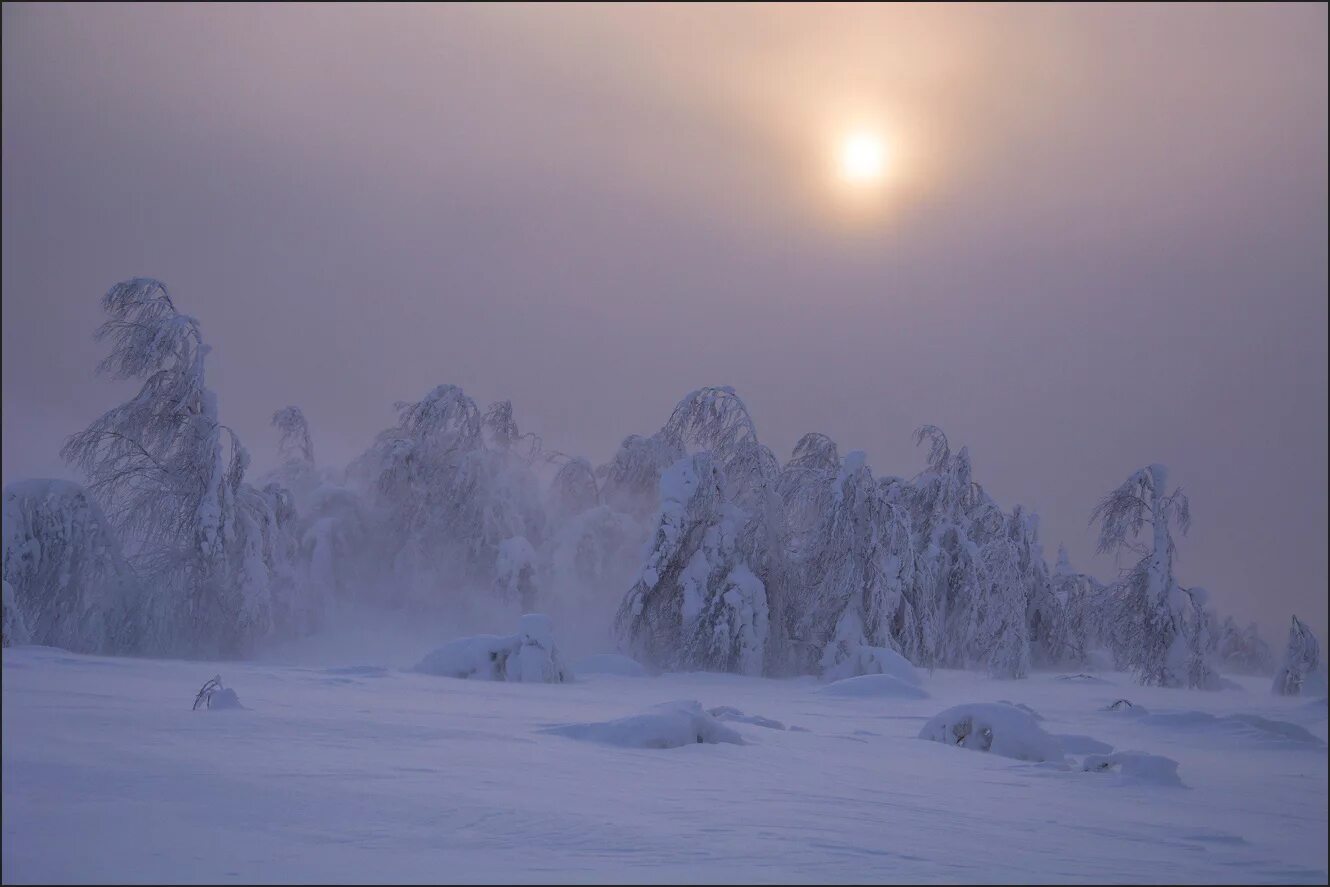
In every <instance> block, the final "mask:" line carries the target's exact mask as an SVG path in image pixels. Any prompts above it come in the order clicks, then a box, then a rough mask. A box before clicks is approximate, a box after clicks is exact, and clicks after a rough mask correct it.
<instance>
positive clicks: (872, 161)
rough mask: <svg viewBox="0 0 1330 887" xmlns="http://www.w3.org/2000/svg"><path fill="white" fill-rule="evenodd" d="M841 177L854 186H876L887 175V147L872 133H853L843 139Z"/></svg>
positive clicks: (840, 164)
mask: <svg viewBox="0 0 1330 887" xmlns="http://www.w3.org/2000/svg"><path fill="white" fill-rule="evenodd" d="M837 159H838V166H839V168H840V176H841V178H842V179H843V180H845V181H846V182H848V183H850V184H852V185H860V186H868V185H876V184H878V183H879V182H881V181H882V179H883V178H884V177H885V176H886V174H887V146H886V143H885V142H884V141H883V139H882V137H881V136H879V135H877V134H876V133H871V132H853V133H850V134H849V135H847V136H845V137H844V138H843V139H841V143H840V150H839V152H838V158H837Z"/></svg>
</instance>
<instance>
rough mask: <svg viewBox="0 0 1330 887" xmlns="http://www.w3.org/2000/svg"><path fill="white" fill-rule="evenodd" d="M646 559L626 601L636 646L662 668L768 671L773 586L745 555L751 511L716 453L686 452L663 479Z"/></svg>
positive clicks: (621, 618) (629, 640) (622, 621)
mask: <svg viewBox="0 0 1330 887" xmlns="http://www.w3.org/2000/svg"><path fill="white" fill-rule="evenodd" d="M660 499H661V504H660V511H659V514H658V516H657V521H656V532H655V535H654V537H653V540H652V543H651V548H650V552H649V554H648V555H647V559H646V564H645V565H644V567H643V568H642V572H641V576H640V578H639V579H638V581H637V583H636V584H635V585H634V586H633V587H632V588H631V589H630V590H629V592H628V594H627V596H626V597H625V598H624V601H623V603H622V605H621V606H620V608H619V613H618V617H617V623H616V624H617V626H618V629H619V631H620V633H621V636H622V637H623V638H624V640H625V642H626V644H627V646H628V648H629V649H630V650H631V651H632V654H633V655H634V656H635V657H637V658H638V659H641V660H643V661H645V662H649V663H651V664H654V665H657V666H659V667H662V668H672V669H682V670H710V671H733V672H739V673H741V674H753V675H756V674H761V672H762V668H763V654H764V648H765V645H766V636H767V602H766V591H765V588H764V587H763V585H762V583H761V581H760V580H759V579H758V578H757V577H756V576H755V575H754V574H753V572H752V570H751V569H749V567H748V565H747V564H746V563H744V562H743V561H742V559H741V558H740V555H739V552H738V549H737V546H736V542H737V534H738V532H739V531H740V529H741V527H742V525H743V523H744V515H743V513H742V512H741V511H740V510H739V509H738V508H737V507H736V506H734V505H733V504H732V503H731V502H730V501H728V500H727V497H726V478H725V474H724V472H723V471H722V470H721V468H720V467H719V466H718V465H717V464H716V462H715V460H714V459H713V457H712V456H711V454H709V453H698V454H695V455H692V456H687V457H684V458H683V459H680V460H679V461H678V462H676V463H675V464H674V465H673V466H672V467H671V468H670V469H669V470H668V471H666V472H665V473H664V475H663V476H662V477H661V480H660Z"/></svg>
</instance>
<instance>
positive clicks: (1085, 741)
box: [1056, 733, 1113, 755]
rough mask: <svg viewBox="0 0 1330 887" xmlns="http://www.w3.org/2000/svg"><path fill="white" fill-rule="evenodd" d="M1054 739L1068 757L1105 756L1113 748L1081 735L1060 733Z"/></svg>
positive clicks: (1105, 743) (1091, 737)
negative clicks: (1060, 744)
mask: <svg viewBox="0 0 1330 887" xmlns="http://www.w3.org/2000/svg"><path fill="white" fill-rule="evenodd" d="M1056 738H1057V740H1058V742H1060V743H1062V750H1063V751H1064V752H1066V753H1067V754H1069V755H1106V754H1108V753H1109V752H1111V751H1113V746H1111V745H1109V744H1108V743H1107V742H1101V741H1100V740H1098V739H1095V738H1094V737H1093V736H1085V735H1083V734H1081V733H1060V734H1058V735H1057V737H1056Z"/></svg>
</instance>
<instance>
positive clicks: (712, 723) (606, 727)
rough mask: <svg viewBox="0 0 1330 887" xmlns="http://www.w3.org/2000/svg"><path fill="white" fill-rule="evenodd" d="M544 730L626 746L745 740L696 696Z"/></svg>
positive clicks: (739, 742) (644, 746)
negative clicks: (623, 715) (628, 714)
mask: <svg viewBox="0 0 1330 887" xmlns="http://www.w3.org/2000/svg"><path fill="white" fill-rule="evenodd" d="M545 732H547V733H553V734H556V735H559V736H567V737H569V738H571V739H581V740H585V741H587V742H600V743H604V744H606V745H618V746H623V747H625V748H680V747H682V746H688V745H701V744H706V745H715V744H717V743H721V742H727V743H731V744H733V745H743V744H744V741H743V738H742V737H740V736H739V734H738V733H736V732H734V731H733V730H731V729H730V728H729V727H726V726H725V725H724V724H722V723H720V721H719V720H717V719H716V718H715V717H713V716H712V715H711V714H710V713H709V712H706V711H703V710H702V704H701V703H700V702H698V701H697V700H683V701H679V702H667V703H663V704H661V705H658V706H656V710H655V711H651V712H648V713H647V714H641V715H634V716H632V717H628V718H617V719H615V720H612V721H604V722H602V723H594V724H564V725H562V726H558V727H550V728H548V729H547V730H546V731H545Z"/></svg>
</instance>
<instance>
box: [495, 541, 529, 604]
mask: <svg viewBox="0 0 1330 887" xmlns="http://www.w3.org/2000/svg"><path fill="white" fill-rule="evenodd" d="M495 574H496V575H495V577H494V590H495V593H496V594H497V595H498V597H499V598H501V599H504V600H510V601H517V602H518V603H519V604H520V605H521V607H522V612H524V613H530V612H531V611H533V610H534V609H535V608H536V550H535V549H534V548H532V547H531V543H530V542H528V541H526V539H525V538H524V537H522V536H511V537H509V538H507V539H505V540H503V541H502V542H500V543H499V552H498V562H497V564H496V567H495Z"/></svg>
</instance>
